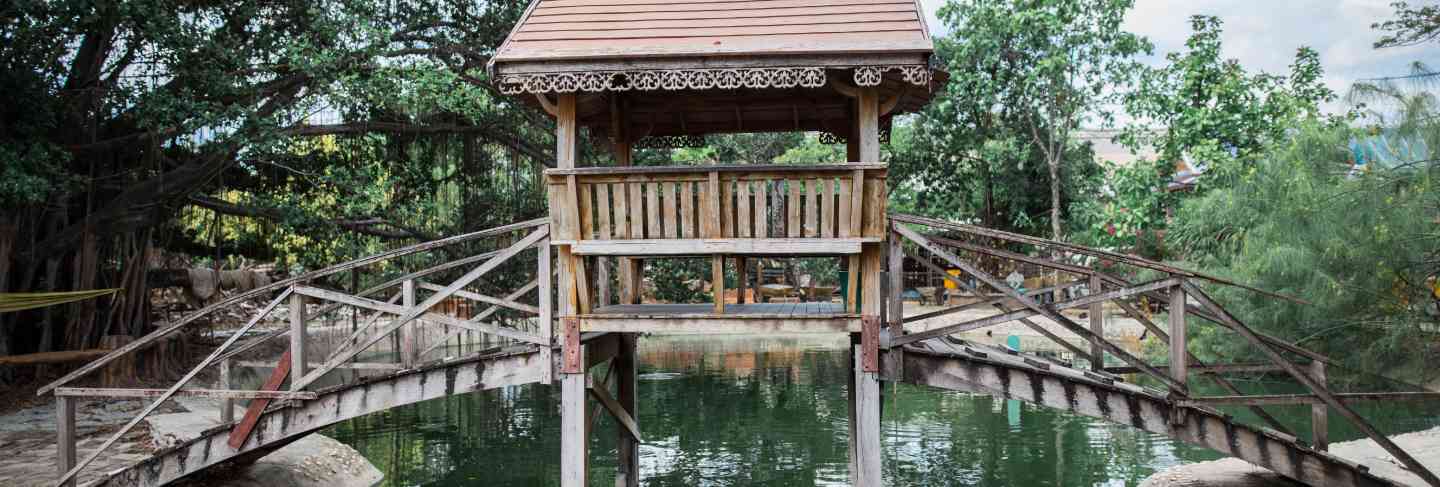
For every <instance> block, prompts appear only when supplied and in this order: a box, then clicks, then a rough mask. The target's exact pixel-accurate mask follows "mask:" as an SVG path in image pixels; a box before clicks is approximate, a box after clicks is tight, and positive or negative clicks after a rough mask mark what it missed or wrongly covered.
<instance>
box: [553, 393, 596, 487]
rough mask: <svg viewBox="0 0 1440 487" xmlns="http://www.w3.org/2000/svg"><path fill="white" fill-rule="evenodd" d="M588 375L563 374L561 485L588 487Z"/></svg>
mask: <svg viewBox="0 0 1440 487" xmlns="http://www.w3.org/2000/svg"><path fill="white" fill-rule="evenodd" d="M586 379H587V376H586V374H585V373H583V372H582V373H579V374H560V485H561V487H588V486H589V481H588V479H589V476H588V473H589V472H587V471H586V470H587V468H586V467H587V466H588V465H589V460H588V459H587V456H588V453H587V451H586V450H587V446H588V443H589V441H588V438H587V437H586V436H587V435H586V431H585V417H586V412H585V409H586V401H585V397H586V395H587V394H586V391H587V389H588V387H587V384H586Z"/></svg>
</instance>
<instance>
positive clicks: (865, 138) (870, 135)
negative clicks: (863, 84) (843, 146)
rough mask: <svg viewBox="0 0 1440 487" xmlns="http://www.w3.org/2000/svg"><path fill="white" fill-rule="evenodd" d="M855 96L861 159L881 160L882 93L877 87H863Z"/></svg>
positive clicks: (869, 160) (866, 160)
mask: <svg viewBox="0 0 1440 487" xmlns="http://www.w3.org/2000/svg"><path fill="white" fill-rule="evenodd" d="M858 95H859V96H857V97H856V98H855V105H856V110H855V116H856V119H857V120H858V125H857V127H856V132H857V134H856V135H858V137H857V138H858V139H860V161H863V162H880V94H879V90H877V89H875V88H861V89H860V90H859V93H858Z"/></svg>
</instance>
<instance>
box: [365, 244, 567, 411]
mask: <svg viewBox="0 0 1440 487" xmlns="http://www.w3.org/2000/svg"><path fill="white" fill-rule="evenodd" d="M539 249H540V252H541V254H542V255H543V254H549V253H550V249H549V246H545V247H539ZM552 276H553V273H552ZM537 288H539V289H544V288H542V287H541V285H540V281H539V280H535V281H530V283H529V284H526V285H525V286H524V287H521V288H520V289H517V290H515V291H514V292H511V293H510V294H509V295H506V296H505V299H507V300H512V301H513V300H516V299H519V298H520V296H524V295H525V294H526V293H529V292H530V291H531V290H534V289H537ZM537 294H539V295H540V297H541V298H545V299H549V298H550V296H547V295H546V294H547V293H544V292H540V293H537ZM541 309H543V308H537V312H539V310H541ZM498 311H500V306H498V305H491V306H490V307H489V308H485V311H481V312H480V314H477V315H475V316H472V317H470V320H469V321H470V322H471V323H480V322H482V321H481V320H484V319H485V318H489V317H490V315H493V314H495V313H496V312H498ZM377 314H385V313H377ZM545 322H546V321H545V319H544V318H543V317H542V318H539V319H537V320H536V323H537V329H536V331H535V337H536V338H537V340H536V343H537V344H541V345H543V344H544V343H545V341H546V340H547V339H549V337H548V336H547V333H549V331H548V330H547V329H546V328H545V326H544V323H545ZM447 326H449V325H447ZM474 331H475V330H471V329H468V328H458V327H457V328H456V329H454V330H451V331H449V332H446V334H445V337H444V338H442V339H440V340H439V341H436V342H435V343H432V344H430V346H429V347H426V348H425V350H422V351H420V357H421V358H424V357H425V356H426V355H429V354H430V352H433V351H435V349H437V348H440V347H443V346H445V342H446V341H448V340H450V339H451V338H455V337H456V336H458V335H459V334H461V333H465V332H474ZM342 367H343V366H342ZM543 383H546V384H548V383H549V382H548V381H545V382H543Z"/></svg>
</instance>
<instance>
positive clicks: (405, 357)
mask: <svg viewBox="0 0 1440 487" xmlns="http://www.w3.org/2000/svg"><path fill="white" fill-rule="evenodd" d="M400 294H401V297H400V300H401V303H402V304H404V305H405V308H406V309H410V308H413V307H415V302H416V301H415V280H414V279H406V280H405V282H402V283H400ZM419 326H420V322H419V321H418V320H416V321H411V322H409V323H406V324H405V325H403V326H401V327H400V364H401V365H404V366H405V368H410V367H414V366H415V345H416V343H415V339H416V336H417V335H419V330H417V328H418V327H419ZM442 352H443V351H442ZM304 375H305V374H300V377H304Z"/></svg>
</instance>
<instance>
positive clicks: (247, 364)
mask: <svg viewBox="0 0 1440 487" xmlns="http://www.w3.org/2000/svg"><path fill="white" fill-rule="evenodd" d="M442 345H443V344H442ZM309 365H310V366H312V367H319V366H320V365H323V363H322V362H310V364H309ZM234 366H235V367H243V368H247V369H273V368H275V363H274V362H263V361H259V360H238V361H235V364H234ZM335 368H337V369H352V370H404V369H405V367H404V366H402V365H400V364H395V363H390V362H350V363H344V364H340V365H338V366H336V367H335ZM301 392H304V391H301Z"/></svg>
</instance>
